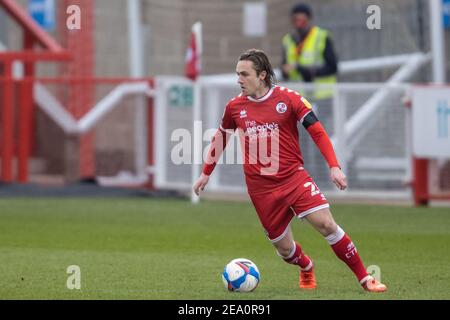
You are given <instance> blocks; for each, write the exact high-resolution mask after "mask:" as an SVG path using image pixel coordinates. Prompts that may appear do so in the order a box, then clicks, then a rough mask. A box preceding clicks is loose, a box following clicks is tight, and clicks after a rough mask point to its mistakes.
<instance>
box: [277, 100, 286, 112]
mask: <svg viewBox="0 0 450 320" xmlns="http://www.w3.org/2000/svg"><path fill="white" fill-rule="evenodd" d="M276 109H277V112H278V113H285V112H286V110H287V105H286V104H285V103H284V102H280V103H278V104H277V106H276Z"/></svg>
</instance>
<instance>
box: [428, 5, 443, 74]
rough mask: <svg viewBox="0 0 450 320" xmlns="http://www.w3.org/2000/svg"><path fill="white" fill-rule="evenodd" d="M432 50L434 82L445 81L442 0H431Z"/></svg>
mask: <svg viewBox="0 0 450 320" xmlns="http://www.w3.org/2000/svg"><path fill="white" fill-rule="evenodd" d="M429 3H430V24H431V26H430V28H431V30H430V31H431V52H432V54H433V82H435V83H445V71H446V69H445V49H444V31H443V22H442V0H430V2H429Z"/></svg>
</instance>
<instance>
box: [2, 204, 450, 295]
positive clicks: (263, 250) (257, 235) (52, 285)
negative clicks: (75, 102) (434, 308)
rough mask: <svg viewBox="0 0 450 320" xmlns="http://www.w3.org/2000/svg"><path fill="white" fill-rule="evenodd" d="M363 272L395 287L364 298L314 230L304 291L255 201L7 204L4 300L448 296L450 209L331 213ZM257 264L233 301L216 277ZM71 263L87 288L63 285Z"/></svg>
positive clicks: (306, 240) (306, 236) (304, 231)
mask: <svg viewBox="0 0 450 320" xmlns="http://www.w3.org/2000/svg"><path fill="white" fill-rule="evenodd" d="M332 212H333V215H334V217H335V219H336V220H337V222H338V223H339V224H340V225H341V226H342V227H343V229H344V230H346V231H347V232H348V233H349V235H350V236H351V237H352V239H353V241H354V242H355V244H356V246H357V248H358V251H359V253H360V255H361V257H362V258H363V261H364V262H365V264H366V266H368V265H378V266H379V267H380V268H381V277H382V280H383V282H385V283H386V284H387V285H388V289H389V291H388V292H387V293H384V294H367V293H365V292H364V291H362V289H361V288H360V286H359V285H358V283H357V281H356V279H355V278H354V276H353V274H352V273H351V272H350V271H349V270H348V269H347V267H346V266H345V265H344V263H343V262H341V261H340V260H338V259H337V258H336V257H335V256H334V254H333V252H332V250H331V249H330V248H329V246H328V244H327V243H326V241H325V240H324V239H323V238H322V237H321V236H320V234H319V233H317V232H316V231H314V230H313V229H312V227H311V226H310V225H309V224H308V223H307V222H301V221H300V220H294V221H293V223H292V226H293V230H294V235H295V237H296V240H298V241H299V242H300V243H301V244H302V246H303V248H304V250H305V251H306V253H307V254H309V255H310V256H311V257H312V258H313V259H314V261H315V264H316V277H317V281H318V289H317V290H314V291H301V290H300V289H298V287H297V281H298V271H297V268H295V267H293V266H290V265H288V264H286V263H284V262H283V261H281V260H280V258H278V257H277V255H276V254H275V251H274V249H273V247H272V245H271V244H270V242H268V241H267V240H266V238H265V235H264V233H263V231H262V228H261V227H260V224H259V221H258V220H257V217H256V214H255V212H254V209H253V207H252V206H251V204H250V203H245V202H215V201H204V202H202V203H200V204H199V205H197V206H193V205H191V204H190V203H189V202H188V201H186V200H155V199H144V198H115V199H110V198H95V199H87V198H71V199H64V198H63V199H48V198H45V199H43V198H41V199H36V198H35V199H32V198H17V199H0V275H1V278H0V282H1V285H0V299H226V300H230V299H300V300H304V299H450V286H449V283H450V254H449V253H450V251H449V246H450V210H449V209H448V208H409V207H394V206H375V205H332ZM238 257H245V258H249V259H251V260H253V261H254V262H255V263H256V264H257V265H258V267H259V269H260V272H261V282H260V285H259V287H258V288H257V289H256V290H255V291H254V292H253V293H248V294H242V293H230V292H227V291H226V290H225V288H224V287H223V284H222V281H221V279H220V273H221V272H222V270H223V267H224V266H225V264H226V263H227V262H228V261H230V260H231V259H233V258H238ZM69 265H78V266H79V267H80V269H81V290H76V289H75V290H69V289H67V287H66V282H67V278H68V276H69V275H68V274H67V273H66V269H67V267H68V266H69Z"/></svg>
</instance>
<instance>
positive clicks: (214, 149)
mask: <svg viewBox="0 0 450 320" xmlns="http://www.w3.org/2000/svg"><path fill="white" fill-rule="evenodd" d="M235 129H236V126H235V123H234V120H233V118H232V117H231V113H230V110H229V104H228V105H227V106H226V107H225V111H224V113H223V116H222V122H221V124H220V127H219V129H218V130H217V131H216V133H215V134H214V136H213V138H212V140H211V144H210V146H209V150H208V156H207V158H206V162H205V164H204V165H203V169H202V173H201V174H200V177H199V178H198V180H197V181H196V182H195V184H194V186H193V190H194V192H195V194H196V195H199V193H200V191H203V190H204V189H205V187H206V185H207V184H208V181H209V176H210V175H211V173H212V172H213V170H214V168H215V167H216V164H217V162H218V161H219V159H220V156H221V155H222V153H223V150H225V147H226V146H227V143H228V140H229V139H230V137H231V135H232V134H233V131H234V130H235Z"/></svg>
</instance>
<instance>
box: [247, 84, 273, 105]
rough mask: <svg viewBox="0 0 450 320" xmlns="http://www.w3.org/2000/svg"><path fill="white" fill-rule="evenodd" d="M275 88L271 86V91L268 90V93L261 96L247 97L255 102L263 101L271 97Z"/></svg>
mask: <svg viewBox="0 0 450 320" xmlns="http://www.w3.org/2000/svg"><path fill="white" fill-rule="evenodd" d="M274 89H275V86H273V87H272V88H270V90H269V91H267V93H266V94H265V95H263V96H262V97H261V98H258V99H255V98H252V97H250V96H247V99H248V100H250V101H253V102H263V101H265V100H267V99H269V97H270V96H271V95H272V92H273V90H274Z"/></svg>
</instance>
